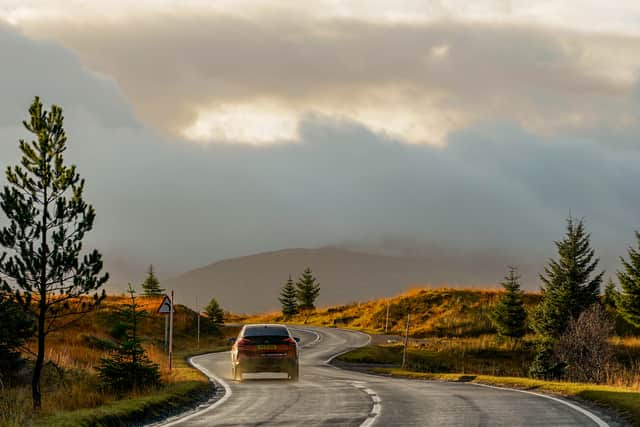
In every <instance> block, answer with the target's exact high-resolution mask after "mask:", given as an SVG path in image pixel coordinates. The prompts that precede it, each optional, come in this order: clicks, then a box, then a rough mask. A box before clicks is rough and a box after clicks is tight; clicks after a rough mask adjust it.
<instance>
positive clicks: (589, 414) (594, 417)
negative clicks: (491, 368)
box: [469, 383, 610, 427]
mask: <svg viewBox="0 0 640 427" xmlns="http://www.w3.org/2000/svg"><path fill="white" fill-rule="evenodd" d="M469 384H471V385H475V386H479V387H487V388H493V389H497V390H507V391H515V392H518V393H525V394H530V395H533V396H538V397H543V398H545V399H550V400H553V401H555V402H558V403H561V404H563V405H565V406H568V407H569V408H571V409H573V410H574V411H577V412H579V413H581V414H582V415H584V416H586V417H587V418H589V419H590V420H591V421H593V422H594V423H596V425H598V427H610V426H609V424H607V422H606V421H604V420H603V419H602V418H600V417H599V416H597V415H596V414H594V413H593V412H591V411H589V410H587V409H585V408H582V407H580V406H578V405H576V404H574V403H571V402H569V401H566V400H564V399H560V398H559V397H555V396H551V395H548V394H543V393H535V392H533V391H528V390H518V389H517V388H509V387H498V386H495V385H489V384H481V383H469Z"/></svg>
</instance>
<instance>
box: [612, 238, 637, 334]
mask: <svg viewBox="0 0 640 427" xmlns="http://www.w3.org/2000/svg"><path fill="white" fill-rule="evenodd" d="M635 234H636V239H637V242H638V249H634V248H632V247H630V248H629V249H628V251H627V253H628V254H629V260H628V261H627V260H625V259H624V258H620V260H621V261H622V265H623V267H624V271H618V274H617V276H618V281H619V282H620V287H621V288H622V292H620V296H619V298H618V299H617V301H618V312H619V313H620V315H621V316H622V317H623V318H624V319H625V320H626V321H627V322H629V323H631V324H632V325H634V326H635V327H638V328H640V233H639V232H637V231H636V233H635Z"/></svg>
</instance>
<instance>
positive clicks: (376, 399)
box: [351, 381, 382, 427]
mask: <svg viewBox="0 0 640 427" xmlns="http://www.w3.org/2000/svg"><path fill="white" fill-rule="evenodd" d="M351 385H352V386H354V387H355V388H357V389H358V390H362V391H363V392H364V393H366V394H367V396H369V399H371V401H372V402H373V406H372V407H371V411H369V414H368V415H367V419H366V420H364V422H363V423H362V424H360V427H369V426H371V425H373V423H374V422H375V421H376V419H377V418H378V416H380V412H382V404H381V403H382V399H380V396H378V394H377V393H376V392H375V391H373V390H371V389H370V388H367V383H366V382H364V381H351Z"/></svg>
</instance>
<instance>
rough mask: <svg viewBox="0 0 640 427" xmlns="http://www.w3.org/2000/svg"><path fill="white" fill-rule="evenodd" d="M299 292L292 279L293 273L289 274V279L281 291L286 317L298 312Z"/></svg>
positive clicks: (281, 300) (283, 312)
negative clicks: (297, 299) (297, 298)
mask: <svg viewBox="0 0 640 427" xmlns="http://www.w3.org/2000/svg"><path fill="white" fill-rule="evenodd" d="M296 297H297V292H296V287H295V285H294V284H293V280H292V279H291V275H289V280H287V283H285V285H284V286H283V287H282V290H281V291H280V298H278V300H279V301H280V304H281V305H282V315H283V316H284V317H285V319H288V318H290V317H291V316H293V315H294V314H296V313H298V303H297V301H296Z"/></svg>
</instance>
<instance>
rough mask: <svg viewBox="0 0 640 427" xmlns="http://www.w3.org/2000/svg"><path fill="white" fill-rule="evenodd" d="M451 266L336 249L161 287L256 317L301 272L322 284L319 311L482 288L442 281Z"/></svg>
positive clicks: (234, 262) (263, 256) (228, 263)
mask: <svg viewBox="0 0 640 427" xmlns="http://www.w3.org/2000/svg"><path fill="white" fill-rule="evenodd" d="M449 261H451V260H449ZM449 261H447V260H445V259H443V258H442V257H432V258H422V259H416V258H400V257H393V256H383V255H372V254H367V253H361V252H355V251H352V250H346V249H341V248H336V247H326V248H320V249H286V250H281V251H275V252H265V253H260V254H256V255H251V256H245V257H241V258H234V259H229V260H223V261H219V262H215V263H212V264H210V265H207V266H205V267H202V268H199V269H196V270H192V271H190V272H187V273H185V274H183V275H181V276H179V277H176V278H174V279H171V280H168V281H165V282H163V284H162V286H163V287H165V288H169V289H170V288H173V289H175V290H176V301H178V302H179V303H181V304H185V305H189V306H191V307H193V306H194V303H195V298H196V295H197V296H198V298H199V303H200V304H203V303H206V301H208V300H209V299H210V298H211V297H214V296H215V297H216V298H217V299H218V301H219V302H220V304H221V305H222V306H223V307H224V308H225V309H226V310H229V311H232V312H235V313H238V312H244V313H255V312H260V311H268V310H274V309H277V308H278V306H279V305H278V300H277V296H278V292H279V289H280V287H281V286H282V285H283V284H284V282H285V281H286V279H287V278H288V276H289V274H291V275H292V277H293V278H294V279H295V278H297V277H298V275H299V274H300V273H301V272H302V270H303V269H304V268H305V267H310V268H311V269H312V270H313V272H314V274H315V276H316V277H317V278H318V280H319V281H320V283H321V287H322V290H321V293H320V298H319V301H318V305H319V306H327V305H331V304H344V303H346V302H350V301H364V300H369V299H372V298H379V297H383V296H389V295H394V294H398V293H400V292H403V291H405V290H407V289H409V288H410V287H412V286H415V285H422V286H424V285H425V284H432V285H438V284H440V285H441V284H444V283H447V284H449V285H453V286H456V285H458V284H461V285H464V286H465V287H474V286H477V285H482V282H480V281H476V280H474V279H473V278H472V277H466V276H461V275H456V274H455V273H451V274H450V275H449V277H453V279H452V281H446V279H445V278H446V277H447V276H446V272H447V271H455V267H454V264H453V263H452V262H449ZM469 262H471V261H469ZM473 262H480V260H477V259H476V260H475V261H473ZM486 265H491V263H490V262H487V263H486ZM500 268H502V267H500ZM463 270H464V269H463ZM493 270H495V271H493ZM477 271H478V275H477V276H476V277H482V278H484V279H485V280H486V281H485V282H484V283H485V284H486V283H490V284H491V283H497V282H498V281H499V280H500V279H501V277H502V272H500V270H499V268H497V267H496V266H492V267H491V268H489V269H482V268H480V269H478V270H477Z"/></svg>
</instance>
